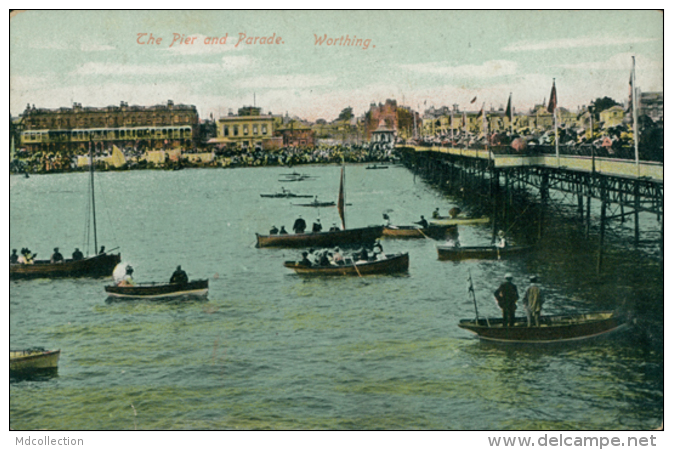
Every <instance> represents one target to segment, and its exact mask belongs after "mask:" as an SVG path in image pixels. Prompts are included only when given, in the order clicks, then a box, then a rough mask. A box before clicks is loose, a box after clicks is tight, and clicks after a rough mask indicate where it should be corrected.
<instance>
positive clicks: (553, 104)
mask: <svg viewBox="0 0 673 450" xmlns="http://www.w3.org/2000/svg"><path fill="white" fill-rule="evenodd" d="M557 103H558V100H557V98H556V80H554V83H553V84H552V86H551V94H549V106H547V111H549V112H550V113H553V112H554V110H555V109H556V104H557Z"/></svg>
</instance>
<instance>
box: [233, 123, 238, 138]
mask: <svg viewBox="0 0 673 450" xmlns="http://www.w3.org/2000/svg"><path fill="white" fill-rule="evenodd" d="M234 136H238V125H234Z"/></svg>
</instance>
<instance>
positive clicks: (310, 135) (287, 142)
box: [275, 119, 316, 147]
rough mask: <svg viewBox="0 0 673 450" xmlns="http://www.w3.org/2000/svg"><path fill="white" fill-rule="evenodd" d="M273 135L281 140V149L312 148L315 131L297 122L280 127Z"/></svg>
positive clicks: (291, 121) (293, 121)
mask: <svg viewBox="0 0 673 450" xmlns="http://www.w3.org/2000/svg"><path fill="white" fill-rule="evenodd" d="M275 134H276V135H277V136H280V137H282V138H283V147H314V146H315V134H316V133H315V131H314V130H312V129H311V127H310V126H308V125H305V124H303V123H301V122H299V121H298V120H294V119H293V120H290V122H288V123H286V124H283V125H280V126H279V127H278V128H277V129H276V130H275Z"/></svg>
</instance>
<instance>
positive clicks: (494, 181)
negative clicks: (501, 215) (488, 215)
mask: <svg viewBox="0 0 673 450" xmlns="http://www.w3.org/2000/svg"><path fill="white" fill-rule="evenodd" d="M499 191H500V172H499V171H498V170H497V169H493V172H492V174H491V198H492V199H493V218H492V222H493V229H492V234H491V242H492V243H493V242H495V237H496V235H497V233H498V197H499V196H500V192H499Z"/></svg>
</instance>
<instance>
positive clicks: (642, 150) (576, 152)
mask: <svg viewBox="0 0 673 450" xmlns="http://www.w3.org/2000/svg"><path fill="white" fill-rule="evenodd" d="M418 146H420V147H439V148H456V149H458V148H464V149H466V150H478V151H490V152H491V153H493V154H494V155H519V156H542V155H555V154H556V147H555V146H554V145H528V146H527V147H526V148H525V149H523V150H517V149H515V148H512V147H511V146H510V145H491V146H486V145H484V144H473V145H468V146H465V145H462V146H461V145H453V144H440V143H434V144H431V143H421V144H419V145H418ZM559 155H564V156H587V157H596V158H612V159H619V160H635V159H636V153H635V148H634V147H597V146H595V145H559ZM638 159H639V160H640V161H651V162H660V163H663V162H664V149H663V147H658V148H656V147H655V148H653V147H644V146H641V147H639V149H638Z"/></svg>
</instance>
